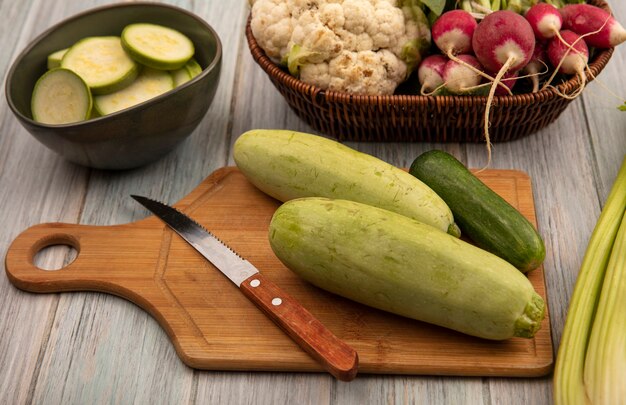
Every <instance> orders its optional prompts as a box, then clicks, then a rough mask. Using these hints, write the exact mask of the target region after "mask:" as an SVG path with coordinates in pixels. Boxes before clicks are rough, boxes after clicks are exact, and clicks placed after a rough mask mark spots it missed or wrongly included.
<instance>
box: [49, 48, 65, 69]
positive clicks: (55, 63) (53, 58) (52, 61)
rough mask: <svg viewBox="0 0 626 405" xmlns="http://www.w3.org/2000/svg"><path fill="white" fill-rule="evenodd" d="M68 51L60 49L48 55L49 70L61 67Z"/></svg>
mask: <svg viewBox="0 0 626 405" xmlns="http://www.w3.org/2000/svg"><path fill="white" fill-rule="evenodd" d="M68 49H69V48H65V49H60V50H58V51H56V52H52V53H51V54H50V55H48V70H50V69H54V68H58V67H61V60H62V59H63V55H65V52H67V50H68Z"/></svg>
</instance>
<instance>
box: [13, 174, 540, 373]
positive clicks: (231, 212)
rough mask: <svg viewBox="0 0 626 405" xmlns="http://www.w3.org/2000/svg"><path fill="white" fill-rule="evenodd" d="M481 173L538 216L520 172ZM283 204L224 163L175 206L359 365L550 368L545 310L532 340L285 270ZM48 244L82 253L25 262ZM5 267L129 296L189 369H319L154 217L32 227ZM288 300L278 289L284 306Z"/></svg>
mask: <svg viewBox="0 0 626 405" xmlns="http://www.w3.org/2000/svg"><path fill="white" fill-rule="evenodd" d="M480 178H481V179H482V180H483V181H484V182H485V183H486V184H487V185H488V186H489V187H491V188H492V189H493V190H495V191H496V192H498V193H499V194H500V195H502V196H503V198H505V199H506V200H507V201H508V202H509V203H510V204H512V205H513V206H514V207H516V208H517V209H519V210H520V212H522V213H523V214H524V215H525V216H526V217H527V218H528V219H529V220H530V221H531V222H533V223H535V214H534V207H533V199H532V192H531V188H530V186H531V183H530V179H529V178H528V177H527V176H526V175H525V174H523V173H520V172H515V171H506V170H499V171H486V172H482V173H480ZM278 205H279V203H278V202H277V201H276V200H274V199H272V198H270V197H268V196H267V195H265V194H263V193H262V192H260V191H259V190H258V189H256V188H255V187H254V186H253V185H252V184H250V183H249V182H248V181H247V180H246V179H245V177H244V176H243V174H241V172H239V171H238V170H237V169H236V168H234V167H226V168H223V169H220V170H217V171H216V172H214V173H213V174H212V175H211V176H209V177H208V178H207V179H206V180H205V181H203V182H202V183H201V184H200V185H199V186H198V187H197V188H196V189H195V190H193V191H192V192H191V193H190V194H189V195H188V196H186V197H185V198H183V199H182V200H181V202H179V203H178V204H177V207H178V208H179V209H181V210H183V211H184V212H185V213H187V214H188V215H190V216H191V217H192V218H194V219H195V220H196V221H198V222H199V223H200V224H202V225H204V226H205V227H206V228H207V229H209V230H211V232H212V233H214V234H215V235H216V236H217V237H218V238H219V239H220V240H223V241H224V242H225V243H226V244H227V245H228V246H230V247H231V248H233V249H234V250H235V251H236V252H238V253H239V254H240V255H242V256H243V257H244V258H246V259H247V260H249V261H250V262H251V263H253V265H255V266H256V267H257V268H259V269H260V270H261V272H262V273H263V274H264V276H262V277H267V278H268V280H270V281H271V282H272V283H276V284H278V285H280V286H281V288H282V289H284V290H286V291H287V294H289V295H293V296H294V297H295V300H296V301H298V302H300V303H302V305H303V306H304V307H305V308H306V309H308V310H309V311H311V312H312V313H313V315H314V316H315V317H316V318H318V319H319V320H320V321H321V322H322V324H324V325H326V326H327V327H328V328H329V329H330V330H331V331H332V332H333V333H334V334H335V335H337V336H338V337H339V338H340V339H342V340H344V341H345V342H346V343H348V344H349V345H351V346H352V347H354V348H355V349H356V350H357V352H358V353H359V357H360V359H361V360H360V371H361V372H365V373H395V374H442V375H479V376H480V375H495V376H541V375H545V374H546V373H548V372H550V370H551V366H552V346H551V339H550V328H549V316H546V319H545V320H544V322H543V323H542V329H541V330H540V331H539V332H538V333H537V335H536V336H535V338H534V339H531V340H528V339H519V338H515V339H509V340H507V341H502V342H493V341H487V340H482V339H477V338H471V337H469V336H466V335H463V334H460V333H456V332H452V331H449V330H446V329H444V328H439V327H435V326H432V325H427V324H424V323H421V322H414V321H410V320H408V319H406V318H402V317H399V316H394V315H391V314H388V313H384V312H382V311H377V310H373V309H371V308H368V307H366V306H363V305H360V304H356V303H354V302H351V301H349V300H346V299H343V298H341V297H338V296H334V295H332V294H329V293H326V292H324V291H322V290H320V289H317V288H315V287H313V286H311V285H309V284H308V283H306V282H305V281H304V280H302V279H300V278H299V277H298V276H296V275H295V274H294V273H292V272H290V271H289V270H288V269H287V268H285V267H284V266H283V265H282V263H280V261H279V260H278V259H277V258H276V257H275V256H274V254H273V253H272V251H271V248H270V246H269V241H268V239H267V229H268V226H269V221H270V219H271V217H272V215H273V213H274V211H275V210H276V208H277V207H278ZM52 244H66V245H70V246H73V247H74V248H75V249H76V250H77V251H78V252H79V253H78V256H77V258H76V260H75V261H74V262H72V263H71V264H69V265H68V266H67V267H65V268H64V269H61V270H59V271H54V272H49V271H42V270H40V269H38V268H37V267H35V266H34V265H32V258H33V256H34V255H35V253H36V252H37V251H39V250H41V249H42V248H43V247H45V246H47V245H52ZM6 271H7V275H8V277H9V279H10V280H11V282H12V283H13V284H15V285H16V286H17V287H19V288H22V289H25V290H28V291H33V292H59V291H84V290H88V291H100V292H108V293H111V294H114V295H119V296H121V297H124V298H126V299H128V300H130V301H132V302H134V303H136V304H137V305H138V306H140V307H142V308H144V309H145V310H146V311H147V312H149V313H150V314H151V315H152V316H153V317H154V318H155V319H156V320H157V321H158V322H159V324H161V326H162V327H163V328H164V329H165V331H166V332H167V334H168V335H169V336H170V338H171V340H172V342H173V344H174V346H175V347H176V349H177V352H178V353H179V355H180V357H181V358H182V359H183V361H184V362H185V363H186V364H188V365H190V366H192V367H196V368H201V369H209V370H224V369H226V370H228V369H231V370H278V371H290V370H295V371H320V370H321V369H322V368H321V367H320V365H319V364H318V363H316V362H315V361H313V360H312V359H311V358H310V357H309V356H307V355H306V353H304V352H303V351H302V350H300V348H299V347H298V346H297V345H296V344H294V342H293V341H291V340H290V339H289V338H288V337H287V336H285V335H284V334H283V333H282V332H281V331H280V330H279V329H278V328H277V327H276V326H275V325H274V324H272V323H271V322H270V321H269V320H268V319H267V318H266V317H265V316H264V315H263V314H262V313H261V312H260V311H258V310H255V308H254V306H253V305H252V304H251V303H250V302H249V301H247V300H246V299H245V298H244V297H243V295H246V296H249V298H250V296H253V298H255V299H253V302H255V303H258V302H259V301H260V302H261V303H264V305H265V306H267V305H271V304H269V301H271V297H270V295H271V293H269V294H270V295H267V294H261V293H258V294H261V295H258V294H255V292H256V289H253V288H249V287H248V285H247V284H246V282H244V283H243V284H242V286H241V289H242V291H243V292H244V294H241V292H240V291H238V289H237V288H236V286H234V285H232V284H231V283H230V281H229V280H228V279H226V278H225V277H224V276H223V275H222V274H221V273H220V272H219V271H217V270H216V269H215V268H214V267H213V266H212V265H211V264H210V263H209V262H207V261H206V260H205V259H204V258H203V257H201V256H200V255H199V254H198V252H196V251H195V250H194V249H193V248H192V247H190V246H189V245H188V244H187V243H186V242H185V241H184V240H182V239H181V238H180V237H178V236H177V235H176V234H174V233H173V232H172V230H171V229H170V228H168V227H166V226H165V225H164V224H163V223H162V222H161V221H160V220H158V219H157V218H155V217H149V218H146V219H143V220H140V221H136V222H133V223H130V224H122V225H113V226H87V225H72V224H60V223H52V224H40V225H36V226H33V227H31V228H29V229H27V230H25V231H24V232H23V233H21V234H20V235H19V236H18V237H17V238H16V239H15V241H14V243H13V244H12V245H11V247H10V248H9V251H8V254H7V257H6ZM258 277H261V276H258ZM258 277H257V278H258ZM528 277H529V279H530V281H531V283H532V284H533V286H534V288H535V290H536V291H537V292H538V293H539V294H540V295H541V296H543V297H544V298H545V296H546V292H545V286H544V275H543V269H542V268H539V269H537V270H534V271H532V272H530V273H529V275H528ZM261 284H262V285H265V284H266V283H264V282H263V281H261ZM267 284H268V287H270V288H273V289H274V290H277V288H276V287H271V284H270V283H267ZM259 288H260V287H259ZM275 293H276V291H275ZM289 302H290V298H288V297H287V296H285V297H284V304H285V305H286V306H288V304H289ZM292 337H293V336H292ZM350 360H354V358H349V359H348V363H349V364H348V367H347V368H346V367H345V365H342V366H340V367H343V368H344V369H343V370H344V373H345V375H343V377H352V375H350V373H351V372H353V371H354V370H352V368H351V367H350V366H351V365H352V364H353V363H352V362H350ZM340 371H341V368H340ZM340 376H341V375H340Z"/></svg>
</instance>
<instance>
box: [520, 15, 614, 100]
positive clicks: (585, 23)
mask: <svg viewBox="0 0 626 405" xmlns="http://www.w3.org/2000/svg"><path fill="white" fill-rule="evenodd" d="M526 19H527V20H528V22H529V23H530V24H531V26H532V27H533V31H534V32H535V36H536V38H537V40H538V41H544V40H545V41H547V59H548V61H549V62H550V64H551V65H552V66H553V67H554V68H555V72H554V74H553V75H552V77H550V79H549V80H548V82H547V84H546V85H545V86H544V87H547V86H548V85H549V84H550V83H551V81H552V79H553V78H554V75H555V74H556V73H562V74H566V75H576V76H577V77H578V80H579V82H580V86H579V88H578V90H577V91H576V92H575V93H574V94H572V95H563V96H565V97H568V98H573V97H576V96H578V94H580V92H581V91H582V90H583V89H584V87H585V83H586V81H587V79H586V78H587V75H586V74H585V71H586V69H587V68H588V66H587V63H588V61H589V47H595V48H611V47H614V46H616V45H619V44H620V43H622V42H624V41H626V30H625V29H624V27H622V25H621V24H619V23H618V22H617V21H616V20H615V18H613V17H612V16H611V15H610V14H609V13H608V12H606V11H605V10H603V9H601V8H599V7H595V6H592V5H590V4H570V5H566V6H564V7H562V8H560V9H556V8H554V7H552V6H550V5H548V4H546V3H538V4H536V5H534V6H532V7H531V8H530V9H529V10H528V11H527V12H526ZM533 70H536V69H533ZM537 88H538V87H536V86H534V88H533V91H536V89H537Z"/></svg>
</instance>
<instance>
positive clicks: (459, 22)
mask: <svg viewBox="0 0 626 405" xmlns="http://www.w3.org/2000/svg"><path fill="white" fill-rule="evenodd" d="M477 27H478V23H477V22H476V19H475V18H474V17H473V16H472V14H470V13H469V12H467V11H465V10H451V11H446V12H445V13H443V14H442V15H441V16H440V17H439V18H438V19H437V20H436V21H435V22H434V23H433V25H432V28H431V35H432V39H433V42H434V43H435V45H437V48H439V49H440V50H441V52H443V54H444V55H446V56H447V57H448V58H450V59H452V60H454V61H456V62H457V63H459V64H461V65H463V64H464V63H465V62H464V61H463V59H459V58H457V56H456V55H458V54H466V53H467V54H469V53H472V38H473V36H474V31H475V30H476V28H477ZM465 67H466V68H468V69H470V70H474V66H473V65H472V64H466V65H465ZM474 73H476V74H477V75H479V76H482V77H484V78H486V79H488V80H490V81H492V82H493V81H494V78H493V77H492V76H490V75H488V74H487V73H485V72H484V71H482V70H478V69H476V70H474ZM503 88H504V89H506V87H504V86H503Z"/></svg>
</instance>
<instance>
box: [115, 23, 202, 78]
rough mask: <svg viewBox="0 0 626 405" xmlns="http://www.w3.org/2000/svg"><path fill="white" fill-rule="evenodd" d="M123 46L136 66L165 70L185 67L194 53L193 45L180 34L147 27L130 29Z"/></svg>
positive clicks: (137, 26)
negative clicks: (135, 62)
mask: <svg viewBox="0 0 626 405" xmlns="http://www.w3.org/2000/svg"><path fill="white" fill-rule="evenodd" d="M122 46H123V47H124V49H125V50H126V52H128V53H129V54H130V55H131V56H132V57H133V58H134V59H135V60H136V61H137V62H139V63H141V64H143V65H146V66H149V67H151V68H154V69H162V70H176V69H179V68H181V67H183V66H184V65H185V63H187V61H188V60H189V59H191V57H192V56H193V55H194V52H195V48H194V45H193V42H191V40H190V39H189V38H188V37H187V36H186V35H184V34H182V33H181V32H179V31H176V30H174V29H172V28H168V27H164V26H162V25H156V24H146V23H140V24H130V25H127V26H126V27H125V28H124V30H123V31H122Z"/></svg>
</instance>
